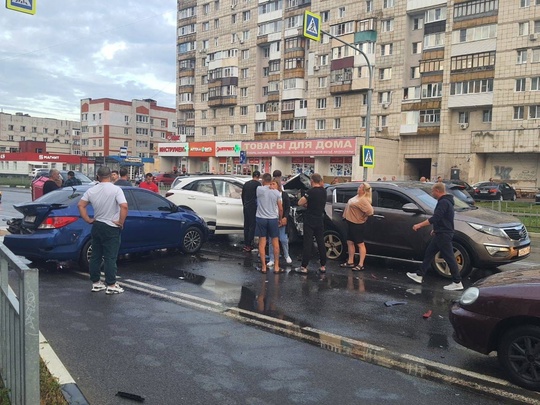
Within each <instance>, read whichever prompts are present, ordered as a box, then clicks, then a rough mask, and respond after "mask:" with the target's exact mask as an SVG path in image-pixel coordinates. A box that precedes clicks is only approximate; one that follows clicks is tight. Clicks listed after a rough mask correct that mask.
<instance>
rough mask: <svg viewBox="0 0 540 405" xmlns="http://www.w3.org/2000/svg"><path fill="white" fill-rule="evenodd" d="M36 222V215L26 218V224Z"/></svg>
mask: <svg viewBox="0 0 540 405" xmlns="http://www.w3.org/2000/svg"><path fill="white" fill-rule="evenodd" d="M35 220H36V216H35V215H30V216H27V217H24V222H34V221H35Z"/></svg>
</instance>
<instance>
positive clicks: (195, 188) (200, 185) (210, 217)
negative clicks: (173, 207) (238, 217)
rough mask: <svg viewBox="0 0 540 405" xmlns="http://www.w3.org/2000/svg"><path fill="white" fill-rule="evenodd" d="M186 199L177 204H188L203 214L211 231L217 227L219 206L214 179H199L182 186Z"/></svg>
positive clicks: (200, 214)
mask: <svg viewBox="0 0 540 405" xmlns="http://www.w3.org/2000/svg"><path fill="white" fill-rule="evenodd" d="M182 193H185V196H184V201H183V202H182V203H181V204H179V203H178V202H177V205H180V206H184V205H185V206H187V207H189V208H190V209H192V210H193V211H195V212H196V213H197V214H199V216H201V217H202V218H203V219H204V220H205V222H206V224H207V225H208V228H209V229H210V230H211V231H215V229H216V217H217V206H216V197H215V192H214V184H213V182H212V179H199V180H195V181H192V182H191V183H189V184H186V186H185V187H183V188H182Z"/></svg>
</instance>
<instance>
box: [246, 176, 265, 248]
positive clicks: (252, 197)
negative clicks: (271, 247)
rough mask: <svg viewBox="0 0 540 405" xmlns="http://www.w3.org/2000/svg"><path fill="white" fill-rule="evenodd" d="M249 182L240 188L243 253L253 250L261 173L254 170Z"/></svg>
mask: <svg viewBox="0 0 540 405" xmlns="http://www.w3.org/2000/svg"><path fill="white" fill-rule="evenodd" d="M251 177H252V178H251V180H249V181H248V182H246V184H244V187H242V206H243V212H244V252H251V251H252V250H253V239H254V237H255V214H256V213H257V187H260V186H261V182H260V181H259V178H260V177H261V172H259V171H258V170H255V171H254V172H253V174H252V176H251Z"/></svg>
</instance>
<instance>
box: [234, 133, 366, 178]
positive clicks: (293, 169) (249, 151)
mask: <svg viewBox="0 0 540 405" xmlns="http://www.w3.org/2000/svg"><path fill="white" fill-rule="evenodd" d="M242 150H244V151H246V155H247V162H248V164H249V165H250V164H251V162H252V159H253V160H255V159H257V161H259V159H260V163H259V170H260V171H261V172H268V173H271V172H272V171H274V170H276V169H279V170H281V171H282V173H283V174H284V175H286V176H289V175H291V176H292V175H296V174H298V173H305V174H307V175H311V174H313V173H320V174H321V175H322V176H323V177H325V179H327V178H330V177H338V179H340V180H342V181H345V180H350V179H351V178H352V177H354V176H359V175H361V174H360V169H361V168H356V167H355V165H354V164H353V162H354V161H356V166H358V145H357V139H356V138H335V139H305V140H294V141H293V140H291V141H280V140H276V141H260V142H256V141H254V142H242ZM355 169H356V170H357V171H358V173H356V172H355Z"/></svg>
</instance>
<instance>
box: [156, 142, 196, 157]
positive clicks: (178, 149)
mask: <svg viewBox="0 0 540 405" xmlns="http://www.w3.org/2000/svg"><path fill="white" fill-rule="evenodd" d="M188 151H189V144H188V143H187V142H175V143H160V144H158V155H159V156H187V155H188Z"/></svg>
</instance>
